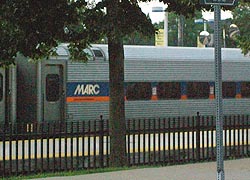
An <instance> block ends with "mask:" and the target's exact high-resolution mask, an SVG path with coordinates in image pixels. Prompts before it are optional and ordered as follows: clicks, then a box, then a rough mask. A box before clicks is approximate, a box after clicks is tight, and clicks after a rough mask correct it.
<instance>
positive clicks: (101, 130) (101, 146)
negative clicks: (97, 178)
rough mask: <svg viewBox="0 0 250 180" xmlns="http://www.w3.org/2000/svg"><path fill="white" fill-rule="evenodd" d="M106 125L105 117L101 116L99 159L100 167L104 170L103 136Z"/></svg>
mask: <svg viewBox="0 0 250 180" xmlns="http://www.w3.org/2000/svg"><path fill="white" fill-rule="evenodd" d="M103 131H104V123H103V116H102V115H101V116H100V132H99V157H100V167H101V168H103V166H104V164H103V134H104V132H103Z"/></svg>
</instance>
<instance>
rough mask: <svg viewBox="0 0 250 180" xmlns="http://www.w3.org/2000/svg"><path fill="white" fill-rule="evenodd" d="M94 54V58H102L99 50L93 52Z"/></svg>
mask: <svg viewBox="0 0 250 180" xmlns="http://www.w3.org/2000/svg"><path fill="white" fill-rule="evenodd" d="M93 52H94V54H95V57H103V54H102V52H101V51H100V50H95V49H94V50H93Z"/></svg>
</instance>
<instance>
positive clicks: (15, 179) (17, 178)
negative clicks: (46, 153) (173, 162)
mask: <svg viewBox="0 0 250 180" xmlns="http://www.w3.org/2000/svg"><path fill="white" fill-rule="evenodd" d="M139 168H145V166H143V167H142V166H140V167H138V166H133V167H119V168H103V169H101V168H100V169H89V170H79V171H67V172H55V173H40V174H36V175H29V176H25V175H24V176H13V177H8V178H3V180H20V179H38V178H49V177H58V176H77V175H86V174H95V173H104V172H114V171H124V170H131V169H139Z"/></svg>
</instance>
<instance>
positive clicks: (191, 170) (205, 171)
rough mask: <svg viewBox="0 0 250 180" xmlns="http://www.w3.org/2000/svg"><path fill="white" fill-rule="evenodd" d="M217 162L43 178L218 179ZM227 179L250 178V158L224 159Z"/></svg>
mask: <svg viewBox="0 0 250 180" xmlns="http://www.w3.org/2000/svg"><path fill="white" fill-rule="evenodd" d="M216 169H217V164H216V162H206V163H196V164H186V165H174V166H165V167H152V168H150V167H149V168H141V169H131V170H124V171H115V172H104V173H96V174H87V175H77V176H62V177H50V178H43V180H68V179H70V180H212V179H214V180H216V178H217V170H216ZM224 172H225V180H250V158H245V159H237V160H227V161H224ZM40 180H42V179H40Z"/></svg>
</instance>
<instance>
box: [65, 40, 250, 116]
mask: <svg viewBox="0 0 250 180" xmlns="http://www.w3.org/2000/svg"><path fill="white" fill-rule="evenodd" d="M93 50H94V51H93V54H94V55H96V56H95V57H98V59H96V60H93V61H89V63H88V64H82V63H74V62H73V63H72V62H69V63H68V71H67V78H68V81H67V97H66V100H67V114H68V118H69V120H83V119H93V118H98V117H99V115H103V116H104V117H105V118H108V116H109V114H108V113H109V110H108V108H109V106H108V99H109V97H108V92H109V90H108V82H109V73H108V72H109V68H108V48H107V46H103V45H99V46H98V45H96V46H94V48H93ZM222 60H223V98H224V101H223V102H224V113H225V114H247V113H249V112H250V111H249V110H250V109H249V107H250V57H249V56H244V55H242V54H241V50H239V49H222ZM214 69H215V68H214V49H213V48H187V47H167V48H165V47H148V46H125V100H126V102H125V109H126V112H125V113H126V118H149V117H168V116H190V115H191V116H192V115H196V113H197V112H200V114H202V115H212V114H213V115H215V101H214V97H215V92H214V89H215V83H214V79H215V73H214Z"/></svg>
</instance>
